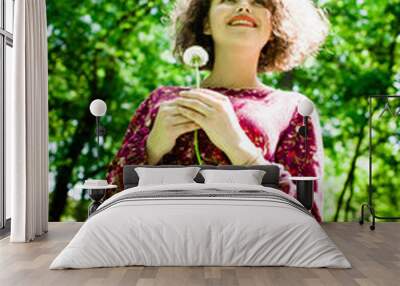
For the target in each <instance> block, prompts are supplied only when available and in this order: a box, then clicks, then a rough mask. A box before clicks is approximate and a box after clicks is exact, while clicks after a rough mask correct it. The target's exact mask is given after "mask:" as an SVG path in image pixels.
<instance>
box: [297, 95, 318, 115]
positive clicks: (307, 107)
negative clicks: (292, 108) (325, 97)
mask: <svg viewBox="0 0 400 286" xmlns="http://www.w3.org/2000/svg"><path fill="white" fill-rule="evenodd" d="M298 109H299V113H300V114H301V115H302V116H310V115H311V113H313V111H314V104H313V103H312V101H311V100H309V99H307V98H305V99H303V100H301V101H300V103H299V105H298Z"/></svg>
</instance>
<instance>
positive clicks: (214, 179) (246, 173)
mask: <svg viewBox="0 0 400 286" xmlns="http://www.w3.org/2000/svg"><path fill="white" fill-rule="evenodd" d="M265 173H266V172H265V171H262V170H218V169H206V170H201V171H200V174H201V175H202V176H203V177H204V183H205V184H209V183H224V184H246V185H261V182H262V179H263V177H264V175H265Z"/></svg>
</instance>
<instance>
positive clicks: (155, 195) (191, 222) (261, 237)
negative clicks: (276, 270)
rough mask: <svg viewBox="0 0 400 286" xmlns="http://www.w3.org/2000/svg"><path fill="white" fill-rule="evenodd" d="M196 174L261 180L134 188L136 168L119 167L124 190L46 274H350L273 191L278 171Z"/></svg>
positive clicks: (323, 237)
mask: <svg viewBox="0 0 400 286" xmlns="http://www.w3.org/2000/svg"><path fill="white" fill-rule="evenodd" d="M154 167H156V169H157V170H160V169H159V168H160V166H154ZM154 167H153V166H148V168H149V169H150V168H154ZM163 167H164V168H166V170H168V169H171V168H172V166H163ZM175 167H177V166H175ZM198 167H199V169H201V170H202V171H203V170H205V169H223V170H238V171H240V170H243V171H241V172H242V173H243V172H244V171H245V170H249V169H253V170H263V171H264V175H263V176H262V179H261V184H260V185H255V184H237V183H218V182H217V183H215V182H211V183H209V182H207V183H205V182H204V178H203V176H204V174H203V176H202V175H201V174H200V172H199V173H198V174H197V175H196V176H195V177H194V181H193V182H189V183H186V182H185V183H178V184H173V183H171V184H153V185H140V184H139V185H138V182H139V176H138V173H137V172H139V168H138V166H133V165H132V166H125V168H124V186H125V190H124V191H122V192H120V193H118V194H116V195H114V196H112V197H111V198H109V199H107V200H106V201H105V202H103V203H102V204H101V205H100V206H99V208H98V209H97V210H96V211H95V212H94V213H93V215H91V216H90V218H89V219H88V220H87V221H86V222H85V223H84V225H83V226H82V227H81V229H80V230H79V231H78V233H77V234H76V235H75V237H74V238H73V239H72V240H71V242H70V243H69V244H68V245H67V246H66V247H65V248H64V249H63V250H62V252H61V253H60V254H59V255H58V256H57V257H56V258H55V259H54V261H53V262H52V264H51V265H50V269H66V268H67V269H68V268H93V267H118V266H132V265H144V266H291V267H308V268H315V267H329V268H350V267H351V265H350V263H349V261H348V260H347V259H346V257H345V256H344V255H343V253H342V252H341V251H340V250H339V249H338V248H337V247H336V245H335V244H334V242H333V241H332V240H331V239H330V238H329V237H328V236H327V234H326V233H325V231H324V230H323V229H322V228H321V226H320V225H319V223H318V222H317V221H316V220H315V219H314V218H313V217H312V216H311V215H310V213H309V211H308V210H307V209H306V208H305V207H304V206H303V205H302V204H301V203H300V202H299V201H297V200H296V199H294V198H293V197H291V196H288V195H286V194H285V193H283V192H282V191H280V190H279V185H278V180H279V168H278V167H276V166H274V165H266V166H250V167H243V166H218V167H216V166H198ZM140 168H143V166H140ZM177 168H179V167H177ZM182 168H184V167H182Z"/></svg>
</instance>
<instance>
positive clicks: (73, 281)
mask: <svg viewBox="0 0 400 286" xmlns="http://www.w3.org/2000/svg"><path fill="white" fill-rule="evenodd" d="M81 225H82V224H81V223H50V227H49V233H48V234H47V235H45V236H43V237H42V238H40V239H38V240H36V241H34V242H32V243H26V244H24V243H22V244H15V243H13V244H11V243H9V239H8V238H5V239H3V240H1V241H0V285H1V286H8V285H12V286H17V285H29V286H34V285H40V286H41V285H52V286H62V285H68V286H75V285H77V286H78V285H79V286H80V285H96V286H97V285H137V286H139V285H140V286H150V285H167V286H179V285H227V286H234V285H245V286H253V285H254V286H261V285H296V286H297V285H329V286H330V285H346V286H351V285H383V286H390V285H400V223H379V224H378V225H377V228H376V230H375V231H370V230H369V228H368V225H364V226H359V225H358V224H356V223H329V224H324V225H323V228H324V229H325V230H326V231H327V233H328V234H329V236H330V237H331V238H332V239H333V240H334V241H335V242H336V244H337V245H338V247H339V248H340V249H341V250H342V251H343V253H344V254H345V256H346V257H347V258H348V259H349V260H350V262H351V264H352V266H353V268H352V269H348V270H343V269H305V268H289V267H122V268H100V269H86V270H48V267H49V265H50V263H51V261H52V260H53V259H54V258H55V256H56V255H57V254H58V253H59V252H60V251H61V250H62V249H63V247H65V246H66V244H67V243H68V241H69V240H70V239H71V238H72V236H73V235H74V234H75V233H76V232H77V230H78V229H79V228H80V226H81Z"/></svg>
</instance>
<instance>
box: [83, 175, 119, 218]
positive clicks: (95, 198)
mask: <svg viewBox="0 0 400 286" xmlns="http://www.w3.org/2000/svg"><path fill="white" fill-rule="evenodd" d="M97 181H103V182H104V181H105V180H97ZM105 182H106V183H105V184H102V185H100V184H89V183H88V182H87V181H86V182H85V184H84V185H80V186H77V188H78V189H81V190H83V189H85V190H89V197H90V199H91V200H92V203H91V204H90V206H89V209H88V217H89V216H90V215H91V214H92V213H94V212H95V211H96V209H97V208H98V207H99V206H100V205H101V203H102V202H103V201H102V200H103V198H104V196H105V194H106V192H107V190H110V189H116V188H117V186H116V185H107V181H105Z"/></svg>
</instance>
